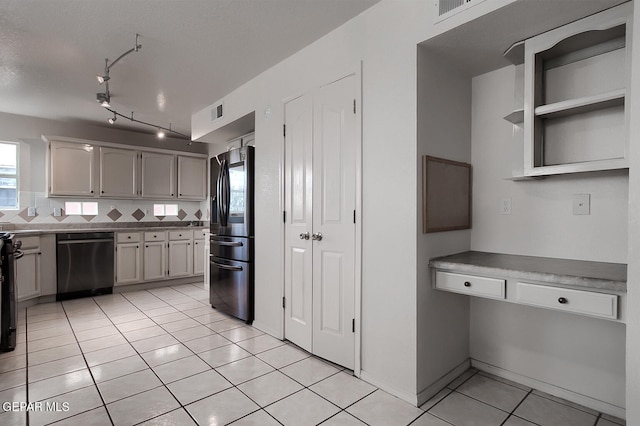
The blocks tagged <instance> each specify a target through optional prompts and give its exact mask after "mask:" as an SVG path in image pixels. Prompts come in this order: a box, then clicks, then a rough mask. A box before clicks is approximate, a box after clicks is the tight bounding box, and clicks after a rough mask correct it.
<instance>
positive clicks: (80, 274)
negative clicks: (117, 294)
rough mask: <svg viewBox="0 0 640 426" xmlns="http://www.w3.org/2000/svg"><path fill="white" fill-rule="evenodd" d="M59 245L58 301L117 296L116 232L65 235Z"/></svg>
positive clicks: (60, 237)
mask: <svg viewBox="0 0 640 426" xmlns="http://www.w3.org/2000/svg"><path fill="white" fill-rule="evenodd" d="M56 242H57V258H58V262H57V263H58V292H57V295H56V300H67V299H73V298H76V297H84V296H94V295H99V294H110V293H113V283H114V281H115V273H114V246H113V232H83V233H79V232H78V233H62V234H58V235H57V236H56Z"/></svg>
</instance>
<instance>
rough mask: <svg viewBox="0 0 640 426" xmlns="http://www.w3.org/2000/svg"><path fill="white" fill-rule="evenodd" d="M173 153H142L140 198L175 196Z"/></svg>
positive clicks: (174, 162)
mask: <svg viewBox="0 0 640 426" xmlns="http://www.w3.org/2000/svg"><path fill="white" fill-rule="evenodd" d="M175 158H176V157H175V155H171V154H160V153H156V152H143V153H142V198H153V199H163V198H175V196H176V190H175V182H176V160H175Z"/></svg>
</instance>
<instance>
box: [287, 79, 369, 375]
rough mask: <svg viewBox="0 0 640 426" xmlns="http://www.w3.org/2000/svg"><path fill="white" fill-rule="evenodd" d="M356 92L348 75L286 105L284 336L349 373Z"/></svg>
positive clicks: (351, 361)
mask: <svg viewBox="0 0 640 426" xmlns="http://www.w3.org/2000/svg"><path fill="white" fill-rule="evenodd" d="M355 95H356V77H355V76H351V77H347V78H344V79H342V80H339V81H337V82H334V83H332V84H330V85H327V86H324V87H322V88H320V89H318V90H317V91H315V92H313V93H310V94H308V95H305V96H302V97H300V98H297V99H294V100H292V101H290V102H288V103H287V104H286V105H285V124H286V132H285V206H286V222H285V239H286V241H285V251H286V253H285V302H286V303H285V337H286V338H287V339H288V340H291V341H292V342H293V343H295V344H297V345H298V346H300V347H302V348H304V349H306V350H308V351H310V352H312V353H314V354H316V355H318V356H320V357H322V358H325V359H328V360H330V361H332V362H335V363H337V364H340V365H342V366H345V367H348V368H354V364H355V355H354V353H355V337H354V333H353V330H352V324H353V321H354V317H355V314H354V312H355V224H354V216H355V208H356V207H355V205H356V147H357V145H356V144H357V137H358V132H357V125H358V122H359V120H358V119H357V116H356V114H355V113H354V99H355ZM307 236H308V237H310V238H309V239H307Z"/></svg>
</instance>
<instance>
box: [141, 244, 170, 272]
mask: <svg viewBox="0 0 640 426" xmlns="http://www.w3.org/2000/svg"><path fill="white" fill-rule="evenodd" d="M165 244H166V243H165V242H164V241H149V242H146V243H144V280H145V281H151V280H161V279H163V278H165V277H166V266H165V263H166V262H165V257H166V250H165Z"/></svg>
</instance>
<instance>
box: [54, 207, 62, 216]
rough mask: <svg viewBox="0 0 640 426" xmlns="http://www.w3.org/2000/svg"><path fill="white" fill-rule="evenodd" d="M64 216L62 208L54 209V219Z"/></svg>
mask: <svg viewBox="0 0 640 426" xmlns="http://www.w3.org/2000/svg"><path fill="white" fill-rule="evenodd" d="M60 216H62V208H61V207H54V208H53V217H60Z"/></svg>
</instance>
